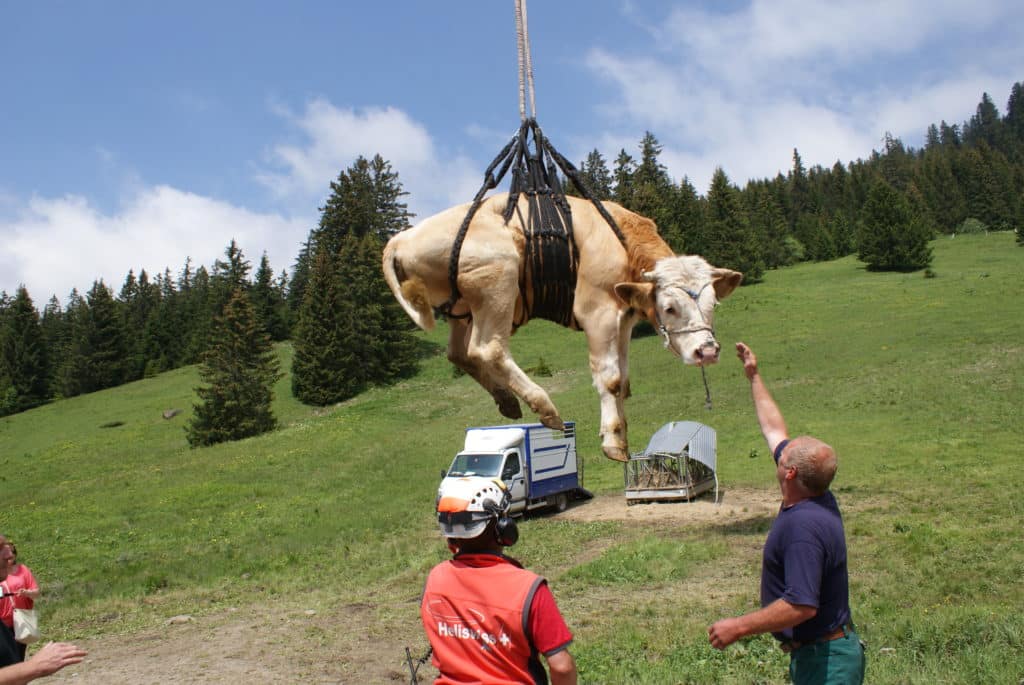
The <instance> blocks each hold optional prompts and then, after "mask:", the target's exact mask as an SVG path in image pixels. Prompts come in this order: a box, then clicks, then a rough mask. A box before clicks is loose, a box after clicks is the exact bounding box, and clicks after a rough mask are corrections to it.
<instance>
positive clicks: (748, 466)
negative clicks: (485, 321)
mask: <svg viewBox="0 0 1024 685" xmlns="http://www.w3.org/2000/svg"><path fill="white" fill-rule="evenodd" d="M933 247H934V251H935V260H934V263H933V265H932V272H933V273H934V277H926V276H925V274H924V273H923V272H915V273H869V272H867V271H865V270H864V268H863V265H862V264H861V263H859V262H857V261H856V260H855V259H853V258H844V259H840V260H837V261H833V262H828V263H819V264H803V265H799V266H796V267H791V268H787V269H781V270H778V271H771V272H769V273H768V274H767V275H766V276H765V278H764V281H763V282H761V283H758V284H755V285H751V286H747V287H743V288H741V289H739V290H738V291H737V292H736V293H734V295H733V296H732V297H730V298H729V299H727V300H725V301H723V302H722V304H721V305H720V306H719V309H718V313H717V315H716V328H717V334H718V338H719V340H720V341H721V342H722V343H723V354H722V361H721V363H719V364H718V365H717V366H714V367H711V368H710V369H709V370H708V374H707V375H708V383H709V384H710V388H711V393H712V399H713V408H712V409H711V410H708V409H706V408H705V407H704V386H703V384H702V382H701V375H700V373H699V371H697V370H695V369H693V368H688V367H684V366H683V365H682V364H681V363H680V362H679V361H678V360H677V359H675V358H674V357H673V356H672V355H671V354H670V353H668V352H667V351H665V350H664V349H662V344H661V341H660V340H659V338H657V337H656V336H654V335H647V336H644V337H638V338H637V339H635V340H634V341H633V346H632V351H631V379H632V381H631V382H632V391H633V396H632V398H631V399H629V400H628V402H627V403H626V411H627V415H628V418H629V431H630V442H631V448H632V449H633V450H634V451H636V450H640V449H642V448H643V446H644V444H645V443H646V441H647V439H648V438H649V437H650V435H651V434H652V433H653V432H654V431H655V430H656V429H657V428H658V427H660V426H661V425H662V424H664V423H666V422H668V421H672V420H696V421H701V422H703V423H706V424H708V425H710V426H712V427H713V428H715V429H716V430H717V432H718V463H719V479H720V481H721V484H722V488H723V490H724V492H725V496H726V497H728V496H729V490H730V488H741V489H745V490H751V489H754V490H763V491H764V492H766V493H771V492H773V491H775V489H776V488H777V485H776V483H775V480H774V477H775V471H774V468H773V467H772V463H771V458H770V456H769V455H768V454H767V449H766V447H765V446H764V443H763V441H762V439H761V435H760V431H759V430H758V427H757V423H756V419H755V417H754V413H753V409H752V407H751V405H750V399H749V390H748V385H747V382H746V380H745V379H744V377H743V373H742V368H741V367H740V365H739V362H738V361H737V360H736V358H735V355H734V353H733V351H732V343H733V342H735V341H737V340H743V341H745V342H747V343H748V344H750V345H751V347H752V348H753V349H754V351H755V352H756V353H757V355H758V357H759V360H760V362H761V369H762V373H763V375H764V377H765V379H766V381H767V383H768V385H769V387H770V389H771V390H772V391H773V393H774V395H775V397H776V399H777V400H778V402H779V405H780V406H781V408H782V410H783V413H784V414H785V417H786V421H787V424H788V426H789V429H790V432H791V434H794V435H795V434H801V433H811V434H815V435H817V436H820V437H821V438H823V439H825V440H826V441H828V442H830V443H831V444H833V445H834V446H835V447H836V449H837V450H838V452H839V455H840V467H839V473H838V476H837V478H836V481H835V483H834V485H833V490H834V491H835V492H836V495H837V497H838V498H839V502H840V506H841V507H842V508H843V510H844V515H845V522H846V530H847V538H848V544H849V556H850V573H851V602H852V606H853V612H854V619H855V621H856V623H857V624H858V629H859V631H860V633H861V636H862V637H863V638H864V640H865V641H866V643H867V653H868V682H871V683H929V684H930V683H1018V682H1020V680H1021V678H1024V657H1022V653H1024V614H1022V611H1021V609H1022V607H1024V589H1022V588H1024V584H1022V582H1021V581H1022V578H1024V540H1022V537H1024V536H1022V535H1021V527H1022V525H1024V505H1022V500H1024V497H1022V493H1021V487H1022V486H1024V478H1022V476H1021V474H1022V466H1021V461H1022V459H1024V428H1022V416H1024V316H1022V314H1024V277H1022V274H1024V249H1022V248H1019V247H1017V246H1016V244H1015V242H1014V236H1013V234H1011V233H992V234H988V235H976V236H957V237H956V238H953V239H951V238H948V237H945V238H942V239H939V240H937V241H935V242H934V243H933ZM446 334H447V328H446V326H445V325H444V324H443V323H442V324H439V326H438V328H437V330H435V331H434V332H432V333H431V334H429V335H423V336H422V339H423V342H424V345H423V349H424V358H423V361H422V364H421V369H420V372H419V374H418V375H416V376H415V377H413V378H410V379H408V380H406V381H404V382H402V383H400V384H398V385H395V386H392V387H388V388H381V389H375V390H372V391H369V392H366V393H364V394H362V395H360V396H359V397H357V398H355V399H353V400H351V401H348V402H345V403H342V404H340V405H337V406H332V407H327V408H311V407H306V406H303V405H301V404H299V403H297V402H296V401H295V400H294V399H292V398H291V396H290V393H289V383H290V379H289V378H288V377H285V378H284V379H282V380H281V381H280V383H279V385H278V387H277V392H276V400H275V411H276V414H277V416H278V418H279V420H280V423H281V428H280V429H279V430H277V431H275V432H273V433H271V434H268V435H265V436H261V437H258V438H253V439H249V440H244V441H240V442H237V443H231V444H225V445H220V446H215V447H211V448H204V449H197V450H193V449H190V448H189V447H188V444H187V443H186V441H185V432H184V429H183V426H184V422H185V420H186V419H187V418H188V416H189V414H190V412H191V409H192V402H193V401H194V400H193V388H194V386H195V385H197V383H198V376H197V373H196V370H195V369H194V368H188V369H181V370H178V371H174V372H171V373H167V374H163V375H161V376H158V377H155V378H150V379H146V380H143V381H139V382H137V383H133V384H130V385H126V386H122V387H119V388H114V389H111V390H107V391H103V392H99V393H94V394H91V395H85V396H80V397H75V398H73V399H70V400H63V401H59V402H55V403H53V404H50V405H48V406H44V407H40V408H38V409H35V410H32V411H29V412H26V413H23V414H19V415H15V416H10V417H6V418H3V419H0V483H2V485H3V492H4V495H5V496H4V505H5V506H4V509H3V512H2V513H0V532H2V533H4V534H6V535H8V536H9V537H11V538H12V539H14V540H15V541H16V542H17V544H18V547H19V551H20V552H21V556H22V558H23V560H24V561H25V562H26V563H28V565H29V566H30V567H32V569H33V571H34V572H35V573H36V576H37V578H38V579H39V580H40V582H41V584H42V586H43V591H44V593H45V600H44V601H42V602H41V603H40V606H41V611H42V612H43V621H44V626H45V628H46V629H47V631H48V633H49V635H48V636H49V637H54V638H61V639H83V638H91V637H95V636H114V635H121V636H124V637H125V639H126V640H127V639H130V636H131V634H132V633H134V632H137V631H139V630H142V629H146V628H148V627H152V626H157V625H160V624H161V623H163V622H165V621H166V620H167V618H168V617H171V616H174V615H177V614H181V613H189V614H200V615H201V614H203V612H213V611H218V610H220V609H223V608H224V607H227V606H248V605H252V604H256V603H259V604H263V605H270V606H274V605H280V606H282V607H294V606H301V607H307V606H311V607H313V608H315V609H317V610H318V611H320V612H323V613H330V612H332V611H335V612H341V611H343V610H344V608H345V607H351V606H360V607H364V610H365V611H366V612H369V615H370V616H371V620H370V622H369V624H368V625H361V626H360V629H361V630H364V631H370V632H375V631H376V633H379V634H380V635H381V636H382V637H383V636H385V635H386V636H388V639H389V640H391V641H392V642H393V644H401V645H409V646H410V647H411V648H412V649H413V651H414V652H420V653H421V652H422V651H423V650H424V649H425V647H426V643H425V640H424V638H423V636H422V632H421V631H420V629H419V626H418V620H419V619H418V613H417V611H418V609H417V598H418V595H419V593H420V591H421V589H422V583H423V581H424V579H425V575H426V573H427V571H428V569H429V568H430V567H431V566H432V565H433V564H435V563H437V562H438V561H439V560H441V559H442V558H444V556H445V554H446V550H445V548H444V545H443V543H442V541H441V539H440V538H439V536H438V534H437V532H436V526H435V523H434V520H433V518H432V505H433V503H434V496H435V493H436V487H437V483H438V473H439V471H440V470H441V469H442V468H443V467H445V466H446V465H447V463H448V461H449V460H450V458H451V455H452V454H453V453H454V452H455V451H457V450H458V448H459V446H460V444H461V441H462V438H463V432H464V429H465V428H466V427H467V426H473V425H488V424H494V423H502V422H503V420H502V419H501V417H500V416H499V415H498V413H497V411H496V409H495V407H494V405H493V403H492V401H491V399H490V397H489V396H488V395H487V394H486V393H485V392H484V391H483V390H482V389H481V388H479V387H478V386H477V385H476V384H475V382H474V381H472V379H470V378H468V377H465V376H462V377H456V376H455V374H453V373H452V368H451V366H450V364H449V363H448V362H447V360H446V359H445V357H444V345H445V336H446ZM512 347H513V354H514V356H515V357H516V359H517V361H518V362H519V363H520V365H521V366H523V367H524V368H526V369H529V368H531V367H536V366H540V365H541V364H542V363H543V364H544V365H546V366H547V367H549V368H550V369H551V370H552V375H551V376H549V377H537V378H535V380H537V381H538V382H539V383H540V384H541V385H543V386H544V387H545V388H546V389H547V390H548V391H549V392H550V394H551V397H552V399H553V400H554V402H555V404H556V405H557V406H558V407H559V409H560V410H561V413H562V417H563V418H564V419H567V420H575V421H576V422H577V430H578V435H579V437H578V441H579V444H578V448H579V453H580V455H581V457H582V461H583V464H584V469H585V483H586V486H587V487H588V488H589V489H590V490H591V491H593V492H595V493H597V494H598V495H603V496H614V495H616V494H621V492H622V483H623V481H622V467H621V465H619V464H616V463H613V462H610V461H608V460H606V459H604V457H603V456H601V452H600V447H599V440H598V436H597V430H598V399H597V394H596V392H595V391H594V389H593V387H592V386H591V378H590V374H589V370H588V367H587V356H586V344H585V339H584V337H583V335H582V334H580V333H572V332H569V331H566V330H563V329H560V328H558V327H556V326H554V325H550V324H548V323H546V322H534V323H531V324H530V325H529V326H527V327H525V328H523V329H522V330H520V331H519V333H517V334H516V335H515V336H514V338H513V340H512ZM278 352H279V354H280V355H281V358H282V368H283V369H288V368H289V367H290V354H291V349H290V347H289V346H287V345H282V346H280V347H279V348H278ZM168 409H182V410H184V411H183V413H182V414H180V415H178V416H176V417H174V418H172V419H164V418H163V417H162V412H164V411H165V410H168ZM524 418H525V419H531V420H532V417H530V416H527V417H524ZM576 506H578V507H586V506H588V505H587V503H580V504H577V505H576ZM637 506H673V507H685V506H687V505H686V504H685V503H684V504H674V505H637ZM623 508H625V503H624V500H623ZM770 525H771V517H770V516H764V515H760V514H758V515H753V514H752V515H751V516H749V517H743V516H740V517H736V520H735V521H730V522H728V523H712V524H706V525H700V524H694V523H692V522H686V521H685V519H683V518H679V517H671V518H666V519H665V520H664V521H659V520H657V519H651V520H650V521H649V522H643V523H637V522H630V523H627V522H626V521H625V519H623V520H601V521H594V522H577V521H567V520H565V519H560V518H559V517H558V516H536V517H531V518H529V519H527V520H525V521H524V522H522V523H521V527H520V529H521V533H522V540H521V542H520V544H519V545H517V546H516V547H515V548H514V549H513V550H512V553H513V554H514V555H515V556H517V557H518V558H520V559H521V560H523V561H524V562H525V563H526V564H527V565H528V566H529V567H530V568H532V569H534V570H536V571H538V572H539V573H542V574H543V575H545V576H546V577H547V578H548V579H549V580H550V582H551V585H552V588H553V590H554V592H555V596H556V598H557V599H558V601H559V604H560V606H561V607H562V610H563V612H564V613H565V614H566V616H567V619H568V621H569V624H570V626H571V627H572V628H573V630H574V632H575V635H576V640H575V645H574V647H573V653H574V655H575V656H576V659H577V664H578V667H579V671H580V679H581V682H585V683H715V682H723V683H753V682H758V683H761V682H764V683H774V682H784V680H785V678H786V664H787V662H788V657H786V656H785V655H784V654H782V653H781V652H780V651H779V650H778V649H777V648H776V647H775V643H774V641H773V640H772V639H771V638H770V637H769V636H760V637H757V638H751V639H749V640H746V641H743V642H741V643H739V644H736V645H733V646H732V647H730V648H728V649H727V650H725V651H723V652H718V651H715V650H713V649H711V648H710V647H709V646H708V644H707V635H706V630H707V626H708V625H709V624H710V623H711V622H713V621H714V620H715V619H717V618H720V617H723V616H727V615H735V614H738V613H741V612H744V611H747V610H750V609H752V608H754V607H756V605H757V598H758V574H759V567H760V549H761V544H762V542H763V540H764V537H765V535H766V533H767V530H768V528H769V527H770ZM309 638H310V639H311V640H313V642H314V643H315V644H316V646H317V648H318V649H320V650H322V652H323V655H324V656H325V657H329V656H331V655H336V654H337V653H338V652H341V651H343V650H344V649H345V644H344V642H343V638H342V637H341V634H340V632H332V631H327V632H324V631H323V630H321V632H319V633H317V634H313V633H311V634H310V635H309ZM382 644H384V642H383V641H382ZM387 644H392V643H387ZM382 648H383V647H382ZM389 648H390V647H389ZM394 651H395V654H394V660H395V669H396V670H399V671H400V670H401V669H402V661H403V659H404V654H403V653H401V652H400V651H399V650H398V649H395V650H394ZM385 679H386V678H385V677H384V676H383V675H382V676H381V678H380V680H385ZM373 680H374V679H373V678H371V679H370V681H371V682H372V681H373Z"/></svg>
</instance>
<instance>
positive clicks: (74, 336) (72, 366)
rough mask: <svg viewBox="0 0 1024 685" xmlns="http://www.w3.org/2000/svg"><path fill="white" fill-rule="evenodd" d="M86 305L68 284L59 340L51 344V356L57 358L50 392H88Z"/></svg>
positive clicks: (65, 393)
mask: <svg viewBox="0 0 1024 685" xmlns="http://www.w3.org/2000/svg"><path fill="white" fill-rule="evenodd" d="M88 315H89V305H88V303H87V302H86V301H85V298H84V297H82V296H81V295H80V294H79V293H78V289H77V288H72V290H71V294H70V295H68V304H67V307H66V308H65V309H64V315H63V316H62V317H61V318H62V324H63V325H62V328H63V330H62V331H61V336H60V340H59V342H58V343H57V347H56V348H55V351H56V354H55V355H54V359H55V360H59V364H58V367H57V370H56V372H55V374H54V394H57V395H60V396H61V397H74V396H75V395H81V394H82V393H83V392H88V391H89V390H88V388H87V387H86V385H87V382H88V379H87V374H88V366H89V358H88V346H87V342H86V325H87V322H86V318H87V317H88Z"/></svg>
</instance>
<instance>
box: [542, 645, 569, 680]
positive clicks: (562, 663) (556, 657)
mask: <svg viewBox="0 0 1024 685" xmlns="http://www.w3.org/2000/svg"><path fill="white" fill-rule="evenodd" d="M545 659H547V662H548V670H549V671H550V672H551V685H576V661H575V660H574V659H573V658H572V654H570V653H569V650H568V649H563V650H562V651H560V652H555V653H554V654H552V655H551V656H549V657H545Z"/></svg>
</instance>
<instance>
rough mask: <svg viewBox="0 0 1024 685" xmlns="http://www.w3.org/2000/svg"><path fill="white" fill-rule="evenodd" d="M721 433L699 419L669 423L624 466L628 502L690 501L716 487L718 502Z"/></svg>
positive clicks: (631, 456) (716, 500)
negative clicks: (719, 437) (719, 434)
mask: <svg viewBox="0 0 1024 685" xmlns="http://www.w3.org/2000/svg"><path fill="white" fill-rule="evenodd" d="M717 448H718V434H717V433H716V432H715V429H713V428H710V427H708V426H705V425H704V424H702V423H697V422H696V421H672V422H671V423H666V424H665V425H664V426H662V427H661V428H659V429H658V431H657V432H656V433H655V434H654V435H652V436H651V440H650V442H648V443H647V447H646V449H644V451H643V452H641V453H639V454H632V455H630V457H629V461H627V462H626V463H625V465H624V467H625V468H624V472H625V483H626V503H627V504H635V503H637V502H646V501H655V500H686V501H690V500H692V499H693V498H694V497H697V496H698V495H700V494H702V493H704V492H707V491H708V490H711V489H712V488H714V490H715V502H716V503H717V502H718V474H717V472H716V469H717V463H718V458H717Z"/></svg>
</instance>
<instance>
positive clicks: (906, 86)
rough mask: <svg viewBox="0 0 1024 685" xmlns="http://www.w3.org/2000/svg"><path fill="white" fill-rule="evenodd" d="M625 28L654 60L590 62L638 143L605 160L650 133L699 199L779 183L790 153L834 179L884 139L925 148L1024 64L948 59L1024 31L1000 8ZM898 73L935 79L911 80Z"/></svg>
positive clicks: (990, 2) (1012, 58) (739, 18)
mask: <svg viewBox="0 0 1024 685" xmlns="http://www.w3.org/2000/svg"><path fill="white" fill-rule="evenodd" d="M634 14H635V13H634ZM630 18H631V20H633V21H634V23H636V24H637V25H638V26H640V27H641V28H642V29H644V30H646V31H647V32H648V33H649V34H650V36H651V38H652V41H653V43H652V46H651V48H652V49H651V50H648V51H646V52H645V53H642V54H639V56H638V55H637V54H635V53H634V54H631V55H626V54H621V53H619V52H615V51H612V50H609V49H601V48H595V49H592V50H590V51H589V52H588V53H587V55H586V57H585V66H586V67H587V68H588V69H589V70H590V71H591V72H592V73H593V74H594V75H595V77H596V79H597V80H598V81H599V82H601V83H602V84H610V85H611V88H610V89H609V92H610V93H611V96H610V97H609V98H608V102H607V104H605V105H603V107H602V110H601V113H602V114H603V115H604V116H605V117H606V119H607V121H608V122H609V123H610V124H611V125H612V126H613V127H614V128H615V129H616V130H617V131H630V132H631V135H633V136H634V138H635V139H634V140H631V141H630V143H629V144H627V145H619V144H617V145H618V146H617V147H614V148H604V149H603V150H602V151H603V152H604V153H605V155H606V156H611V157H612V158H613V157H614V155H615V154H616V153H617V151H618V149H619V147H625V149H626V150H627V151H628V152H629V153H630V154H633V155H634V156H636V155H637V153H638V150H637V142H638V138H639V136H637V135H636V133H635V132H636V131H637V130H641V131H642V130H650V131H652V132H654V133H655V135H656V136H657V137H658V139H659V141H660V142H661V143H662V145H663V147H664V149H663V152H662V157H661V160H662V162H663V163H664V164H665V165H666V166H667V167H668V168H669V172H670V174H671V175H672V176H673V177H674V178H675V179H676V180H679V179H681V178H682V177H683V176H684V175H686V176H689V178H690V179H691V181H692V182H693V183H694V186H695V187H696V188H697V190H698V192H702V193H703V192H706V191H707V189H708V185H709V183H710V179H711V175H712V173H713V172H714V169H715V168H716V167H718V166H721V167H722V168H724V169H725V171H726V173H727V174H728V175H729V177H730V179H732V180H733V182H735V183H737V184H739V185H743V184H744V183H745V182H746V181H747V180H748V179H750V178H763V177H772V176H774V175H775V174H776V173H777V172H779V171H782V172H783V173H785V172H786V171H787V170H788V169H789V168H791V162H792V154H793V148H796V149H798V150H799V151H800V155H801V157H802V159H803V162H804V164H805V166H813V165H815V164H820V165H822V166H825V167H830V166H832V164H834V163H835V161H836V160H837V159H839V160H842V161H843V162H850V161H853V160H855V159H858V158H864V157H867V156H868V155H870V153H871V151H872V150H873V149H879V148H880V146H881V144H882V137H883V135H884V133H885V132H886V131H889V132H891V133H893V134H894V135H896V136H898V137H901V138H904V139H905V141H906V142H908V144H915V143H917V144H920V143H919V141H920V140H921V139H922V138H923V135H924V132H925V129H926V128H927V126H928V125H929V124H931V123H938V122H939V121H940V120H942V119H945V120H946V121H948V122H950V123H959V122H960V121H962V120H963V119H966V118H967V117H969V116H970V114H971V113H973V107H974V105H975V104H976V103H977V102H978V100H979V99H980V96H981V93H982V92H983V91H988V92H989V93H990V94H993V96H994V97H995V98H996V99H997V102H998V100H999V99H1000V98H1001V97H1002V96H1003V93H1004V92H1006V91H1008V89H1009V85H1010V84H1011V83H1012V82H1013V81H1014V80H1015V79H1016V78H1017V77H1019V74H1015V73H1013V72H1012V70H1011V69H1010V68H1007V67H1006V65H1011V66H1012V65H1017V64H1019V63H1020V58H1021V57H1022V49H1021V47H1020V46H1019V45H1017V44H1016V43H1014V44H1013V45H1009V44H1001V45H998V44H995V45H994V44H987V47H988V49H987V50H986V51H985V52H984V53H981V52H978V51H977V50H974V51H971V52H969V53H966V55H967V56H968V57H969V59H963V58H962V57H957V56H956V55H955V54H953V53H954V48H955V47H956V46H958V45H960V44H962V43H963V42H964V41H968V42H969V41H970V40H972V39H973V40H977V41H982V40H983V38H982V36H984V35H986V34H985V32H986V31H988V30H990V29H991V28H992V27H994V26H998V25H1000V24H1006V23H1007V22H1017V23H1019V21H1020V20H1022V19H1024V9H1022V6H1021V5H1020V4H1019V3H1014V2H1007V1H1005V0H984V1H983V2H982V3H981V4H980V5H978V4H968V5H965V4H963V3H961V2H953V1H951V0H940V1H938V2H927V3H925V2H923V1H922V0H895V1H890V0H856V1H846V2H830V3H817V4H814V3H807V2H803V1H801V0H753V2H750V3H748V4H745V5H742V6H740V7H738V8H737V9H734V10H730V11H723V10H720V9H717V8H716V9H708V10H704V9H700V8H693V7H677V8H675V9H673V10H671V11H670V12H669V14H668V16H667V17H666V18H664V20H661V21H651V20H649V19H648V20H643V19H638V18H637V17H635V16H632V15H631V16H630ZM961 54H965V53H961ZM904 60H907V61H908V62H910V63H912V62H924V63H927V66H926V67H924V68H922V67H921V66H920V64H916V65H912V66H910V67H907V69H906V70H904V68H903V67H904V66H905V65H904V62H903V61H904ZM616 138H621V135H616V134H613V135H606V136H605V137H604V139H605V141H612V140H615V139H616ZM907 139H909V140H907ZM609 162H611V160H609Z"/></svg>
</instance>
